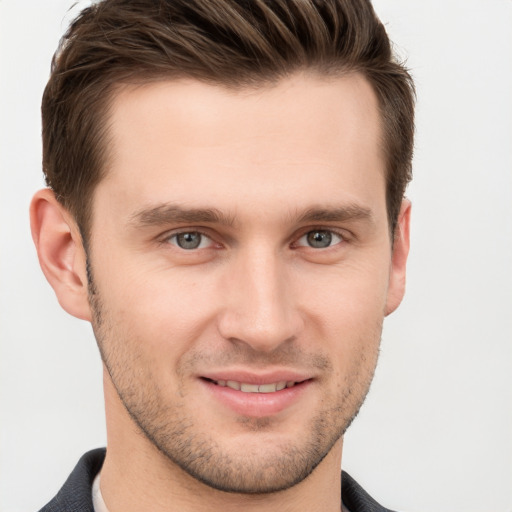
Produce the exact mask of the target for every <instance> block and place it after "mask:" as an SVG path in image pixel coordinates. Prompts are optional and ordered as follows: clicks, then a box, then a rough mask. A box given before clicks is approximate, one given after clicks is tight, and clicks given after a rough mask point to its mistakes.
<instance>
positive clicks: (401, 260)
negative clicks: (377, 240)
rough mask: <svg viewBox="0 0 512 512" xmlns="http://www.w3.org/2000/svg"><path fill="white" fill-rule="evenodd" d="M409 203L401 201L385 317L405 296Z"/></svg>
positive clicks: (409, 217) (406, 200)
mask: <svg viewBox="0 0 512 512" xmlns="http://www.w3.org/2000/svg"><path fill="white" fill-rule="evenodd" d="M410 219H411V202H410V201H409V200H408V199H404V200H403V201H402V206H401V208H400V213H399V215H398V222H397V226H396V229H395V234H394V244H393V254H392V258H391V269H390V276H389V287H388V296H387V302H386V310H385V314H386V316H387V315H389V314H391V313H392V312H393V311H395V309H396V308H397V307H398V306H399V305H400V303H401V302H402V299H403V297H404V294H405V276H406V266H407V256H408V255H409V240H410Z"/></svg>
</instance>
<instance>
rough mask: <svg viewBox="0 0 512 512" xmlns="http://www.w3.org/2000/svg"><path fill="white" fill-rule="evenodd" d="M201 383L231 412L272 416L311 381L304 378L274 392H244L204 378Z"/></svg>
mask: <svg viewBox="0 0 512 512" xmlns="http://www.w3.org/2000/svg"><path fill="white" fill-rule="evenodd" d="M201 383H202V384H203V385H204V386H205V387H206V388H207V389H208V391H209V392H210V393H211V394H212V395H213V396H214V397H215V399H217V400H218V401H219V402H221V403H222V404H223V405H225V406H227V407H228V408H229V409H231V410H232V411H233V412H235V413H236V414H240V415H242V416H249V417H253V418H261V417H265V416H272V415H274V414H278V413H280V412H281V411H283V410H284V409H287V408H288V407H291V406H292V405H294V404H295V403H296V402H297V401H298V400H299V398H300V397H301V396H302V395H303V393H304V392H305V391H306V390H307V388H309V386H310V385H311V381H310V380H306V381H304V382H300V383H299V384H295V386H292V387H291V388H284V389H282V390H281V391H275V392H274V393H244V392H243V391H237V390H236V389H231V388H228V387H227V386H218V385H217V384H214V383H213V382H211V381H208V380H205V379H201Z"/></svg>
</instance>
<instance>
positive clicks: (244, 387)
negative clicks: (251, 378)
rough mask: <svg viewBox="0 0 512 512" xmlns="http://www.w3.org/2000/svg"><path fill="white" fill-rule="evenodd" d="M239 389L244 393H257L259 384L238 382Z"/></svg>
mask: <svg viewBox="0 0 512 512" xmlns="http://www.w3.org/2000/svg"><path fill="white" fill-rule="evenodd" d="M240 391H243V392H244V393H257V392H258V391H259V386H258V384H240Z"/></svg>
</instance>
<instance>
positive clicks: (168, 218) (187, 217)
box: [130, 204, 234, 227]
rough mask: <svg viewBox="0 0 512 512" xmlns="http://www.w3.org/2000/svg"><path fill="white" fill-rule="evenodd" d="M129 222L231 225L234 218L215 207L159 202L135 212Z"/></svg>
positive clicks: (153, 224)
mask: <svg viewBox="0 0 512 512" xmlns="http://www.w3.org/2000/svg"><path fill="white" fill-rule="evenodd" d="M130 223H131V224H133V225H135V226H142V227H144V226H162V225H165V224H197V223H211V224H223V225H226V226H232V225H233V224H234V219H233V217H231V216H227V215H225V214H224V213H222V212H221V211H220V210H218V209H216V208H184V207H182V206H178V205H168V204H160V205H156V206H154V207H150V208H144V209H142V210H139V211H138V212H135V213H134V214H133V215H132V216H131V217H130Z"/></svg>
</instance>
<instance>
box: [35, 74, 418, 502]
mask: <svg viewBox="0 0 512 512" xmlns="http://www.w3.org/2000/svg"><path fill="white" fill-rule="evenodd" d="M111 135H112V151H111V158H110V160H109V166H108V172H107V175H106V177H105V178H104V179H103V181H102V182H100V184H99V185H98V187H97V189H96V190H95V193H94V196H93V220H92V229H91V233H92V237H91V240H90V244H89V254H88V255H86V253H85V251H84V247H83V245H82V242H81V239H80V236H79V233H78V229H77V227H76V224H75V223H74V220H73V218H72V217H71V216H70V215H69V213H68V212H67V211H66V210H65V209H63V208H62V206H61V205H60V204H59V203H58V202H57V201H56V200H55V198H54V196H53V194H52V193H51V191H49V190H43V191H40V192H38V193H37V194H36V196H35V197H34V200H33V202H32V207H31V219H32V229H33V234H34V240H35V242H36V246H37V248H38V254H39V258H40V262H41V266H42V268H43V271H44V272H45V274H46V276H47V278H48V280H49V281H50V283H51V284H52V286H53V287H54V289H55V291H56V294H57V297H58V299H59V301H60V303H61V305H62V306H63V307H64V309H66V310H67V311H68V312H69V313H71V314H72V315H74V316H77V317H79V318H82V319H86V320H89V321H91V322H92V324H93V328H94V332H95V335H96V338H97V340H98V344H99V346H100V350H101V352H102V357H103V360H104V366H105V372H104V375H105V377H104V385H105V400H106V414H107V436H108V452H107V458H106V461H105V464H104V467H103V469H102V475H101V489H102V493H103V496H104V499H105V502H106V504H107V506H108V508H109V510H110V512H117V511H121V510H124V511H132V510H134V511H135V510H140V509H144V508H146V509H151V510H154V511H160V510H180V511H188V510H200V509H201V506H204V503H205V502H207V503H208V509H209V510H217V509H218V510H223V511H229V510H240V508H241V507H243V509H244V510H260V511H262V510H267V509H268V510H275V509H276V507H279V509H280V510H294V511H302V510H304V511H306V510H308V511H310V510H318V509H321V510H327V511H334V510H339V509H340V501H341V500H340V471H339V468H340V465H341V453H342V436H343V433H344V431H345V429H346V428H347V427H348V425H349V424H350V422H351V420H352V419H353V417H354V416H355V415H356V414H357V411H358V410H359V407H360V406H361V404H362V402H363V400H364V397H365V396H366V393H367V391H368V388H369V385H370V382H371V379H372V376H373V372H374V369H375V365H376V362H377V356H378V349H379V343H380V336H381V329H382V321H383V318H384V317H385V316H386V315H387V314H389V313H391V312H392V311H393V310H394V309H396V307H397V306H398V305H399V303H400V301H401V299H402V297H403V293H404V287H405V264H406V259H407V253H408V248H409V217H410V204H409V203H408V202H407V201H404V203H403V206H402V209H401V211H400V215H399V219H398V228H397V233H396V234H395V235H396V236H395V241H394V244H391V237H390V233H389V226H388V222H387V216H386V201H385V178H384V176H385V169H384V161H383V155H382V150H381V147H380V120H379V116H378V109H377V100H376V97H375V94H374V93H373V91H372V89H371V87H370V86H369V85H368V83H367V82H366V81H365V80H364V79H363V78H362V77H361V76H358V75H350V76H345V77H341V78H330V79H329V80H327V79H326V78H324V77H319V76H314V75H307V74H300V75H295V76H292V77H290V78H288V79H286V80H283V81H281V82H280V83H278V84H277V85H275V86H273V87H263V88H259V89H254V90H241V91H233V90H227V89H224V88H222V87H217V86H212V85H206V84H202V83H199V82H194V81H172V82H160V83H151V84H148V85H144V86H138V87H124V88H123V89H121V90H120V91H119V92H118V93H117V95H116V97H115V99H114V103H113V108H112V114H111ZM212 211H213V212H214V213H215V215H212ZM180 233H181V234H183V233H201V235H194V236H196V237H197V236H199V237H200V238H199V239H200V241H201V243H200V245H199V247H198V248H195V249H183V248H181V247H180V246H179V243H180V240H181V241H182V242H183V240H184V239H183V236H182V237H181V238H178V237H177V234H180ZM314 233H317V234H318V233H319V235H317V236H319V237H320V238H321V239H322V237H323V240H325V238H326V237H327V239H328V237H329V236H330V237H331V242H330V244H329V243H327V245H328V246H327V247H312V246H311V241H312V236H313V235H314ZM313 238H314V236H313ZM313 241H314V240H313ZM107 247H108V249H107V250H106V249H105V248H107ZM87 259H88V260H89V264H90V268H91V271H92V274H91V275H92V279H93V282H92V283H88V281H87V273H86V260H87ZM226 372H228V374H230V375H233V374H243V375H249V376H253V377H255V378H260V379H263V380H265V379H267V380H269V379H270V382H273V380H272V378H274V379H277V378H278V377H279V376H281V375H284V374H286V375H290V374H293V375H294V376H297V379H294V380H298V376H301V378H304V380H305V384H304V383H303V384H302V388H301V391H300V393H298V395H297V396H296V397H294V398H293V399H292V400H290V401H289V402H287V403H286V404H285V406H284V407H282V408H281V409H279V410H278V411H277V412H276V411H271V412H269V411H270V409H269V408H268V401H269V400H270V399H269V398H268V397H265V399H264V400H267V402H265V403H264V404H263V405H262V407H259V406H258V404H257V403H256V401H255V400H254V396H253V397H250V398H249V399H248V400H249V401H248V404H245V405H244V407H243V410H242V412H240V410H239V409H236V408H235V409H233V408H232V407H230V406H229V405H226V403H224V402H223V401H222V400H220V399H219V394H218V391H219V388H218V387H217V386H215V385H212V384H211V383H210V384H208V383H207V382H208V381H206V380H205V377H211V376H212V375H214V376H217V377H218V375H223V374H224V373H226ZM230 372H231V373H230ZM287 372H288V373H287ZM276 375H277V376H278V377H276ZM247 378H249V377H247ZM286 392H287V391H286V390H285V393H286ZM240 393H241V392H239V394H240ZM237 396H238V395H237ZM251 400H252V401H251ZM226 491H228V492H226Z"/></svg>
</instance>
